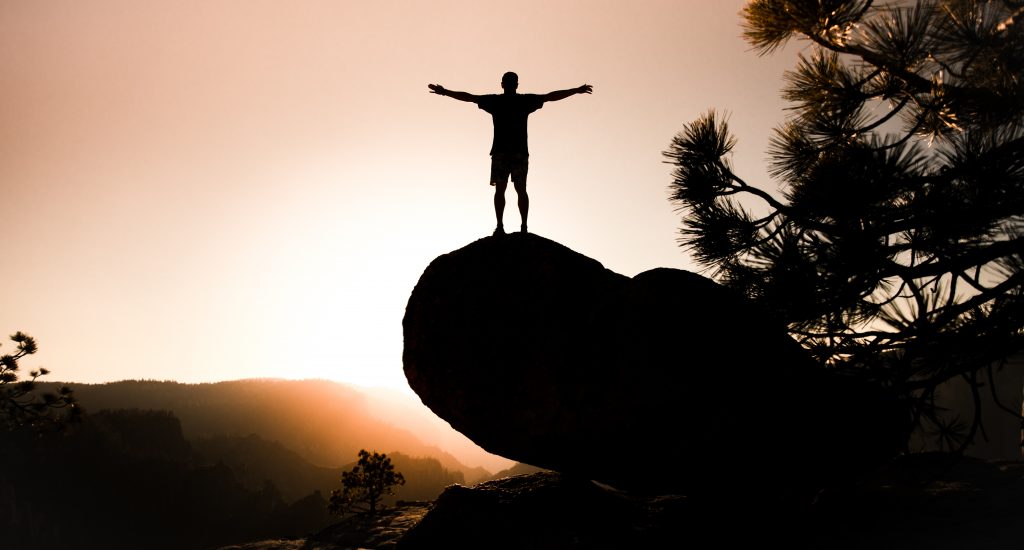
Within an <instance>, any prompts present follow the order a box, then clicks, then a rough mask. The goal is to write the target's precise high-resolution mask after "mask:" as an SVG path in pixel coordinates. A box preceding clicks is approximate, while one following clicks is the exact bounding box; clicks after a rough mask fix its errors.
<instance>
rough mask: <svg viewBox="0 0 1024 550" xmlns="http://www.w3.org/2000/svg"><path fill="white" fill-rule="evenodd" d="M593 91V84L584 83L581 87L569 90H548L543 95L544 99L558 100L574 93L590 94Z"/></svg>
mask: <svg viewBox="0 0 1024 550" xmlns="http://www.w3.org/2000/svg"><path fill="white" fill-rule="evenodd" d="M593 91H594V87H593V86H591V85H590V84H584V85H582V86H580V87H579V88H572V89H569V90H557V91H554V92H548V93H546V94H544V95H543V96H542V97H543V98H544V101H558V100H559V99H565V98H567V97H569V96H572V95H576V94H589V93H591V92H593Z"/></svg>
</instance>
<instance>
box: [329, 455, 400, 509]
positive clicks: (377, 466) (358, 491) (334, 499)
mask: <svg viewBox="0 0 1024 550" xmlns="http://www.w3.org/2000/svg"><path fill="white" fill-rule="evenodd" d="M341 484H342V489H341V490H340V491H339V490H337V489H335V490H334V491H332V492H331V500H330V502H329V503H328V509H329V510H330V511H331V513H333V514H338V515H344V514H347V513H365V514H367V515H369V516H371V517H372V516H374V515H376V514H377V512H378V511H380V510H382V509H383V508H384V506H383V504H382V500H383V498H384V497H385V496H387V495H393V494H395V489H396V488H397V487H398V486H399V485H405V477H403V476H402V474H401V473H399V472H396V471H395V467H394V465H393V464H391V459H390V458H388V456H387V455H386V454H382V453H377V452H376V451H374V452H373V454H372V455H371V454H370V453H369V452H367V451H366V450H365V449H363V450H360V451H359V461H358V462H357V463H356V465H355V466H354V467H353V468H352V470H351V471H348V472H342V473H341Z"/></svg>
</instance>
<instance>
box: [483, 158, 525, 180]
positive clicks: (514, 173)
mask: <svg viewBox="0 0 1024 550" xmlns="http://www.w3.org/2000/svg"><path fill="white" fill-rule="evenodd" d="M529 169H530V155H524V154H521V153H495V154H493V155H491V185H495V184H498V183H505V184H507V183H508V179H509V176H511V177H512V183H522V184H525V183H526V172H527V171H528V170H529Z"/></svg>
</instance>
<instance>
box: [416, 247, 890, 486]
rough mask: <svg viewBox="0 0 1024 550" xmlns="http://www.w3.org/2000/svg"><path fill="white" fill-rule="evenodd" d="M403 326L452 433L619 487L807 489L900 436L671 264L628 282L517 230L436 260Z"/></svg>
mask: <svg viewBox="0 0 1024 550" xmlns="http://www.w3.org/2000/svg"><path fill="white" fill-rule="evenodd" d="M403 327H404V334H405V350H404V354H403V362H404V368H405V374H406V377H407V379H408V381H409V385H410V386H411V387H412V389H413V390H414V391H415V392H416V393H417V394H418V395H419V396H420V398H421V399H422V401H423V403H424V404H426V405H427V406H428V407H429V408H430V409H431V410H433V411H434V412H435V413H436V414H437V415H438V416H440V417H441V418H444V419H445V420H447V421H448V422H449V423H450V424H451V425H452V426H453V427H454V428H455V429H457V430H459V431H460V432H462V433H463V434H465V435H466V436H468V437H469V438H470V439H472V440H473V441H474V442H476V443H477V444H479V445H480V446H481V447H483V448H484V449H487V450H488V451H490V452H493V453H495V454H499V455H502V456H505V457H507V458H511V459H514V460H518V461H520V462H525V463H528V464H533V465H535V466H540V467H543V468H547V469H551V470H556V471H559V472H562V473H564V474H567V475H571V476H579V477H583V478H585V479H594V480H598V481H601V482H603V483H605V484H608V485H611V486H614V487H617V488H620V489H629V490H632V491H638V492H648V493H668V492H687V493H700V492H715V491H721V490H722V489H723V484H728V483H736V484H742V485H743V486H745V487H746V488H747V489H749V488H750V487H751V486H754V487H758V486H763V487H764V488H766V489H769V490H777V489H783V488H799V489H811V488H812V487H811V486H815V485H820V484H821V483H822V480H824V479H827V478H829V477H831V476H833V475H836V474H837V473H839V474H845V473H846V472H847V471H849V470H850V469H851V468H855V467H856V466H858V465H867V464H869V463H876V462H878V461H880V460H884V459H885V458H888V457H890V456H892V455H893V454H894V453H895V452H896V450H897V449H898V447H899V446H900V445H901V444H902V443H903V442H904V441H905V428H904V425H903V422H902V419H901V417H900V416H899V409H898V407H897V406H896V405H895V403H894V402H893V401H891V400H889V399H887V397H886V396H885V395H884V394H883V393H881V392H880V391H876V390H875V389H874V388H872V387H870V386H868V385H866V384H863V383H860V382H857V381H855V380H853V379H850V378H848V377H840V376H837V375H835V374H834V373H832V372H831V371H824V370H822V369H819V368H817V367H816V366H815V365H814V364H813V362H812V361H811V359H810V358H809V356H808V355H807V353H806V352H805V350H804V349H803V348H801V347H800V346H799V345H798V344H797V343H796V342H795V341H793V340H792V339H791V338H790V337H789V336H788V335H787V334H786V332H785V331H784V330H783V327H781V326H779V325H777V324H775V323H773V322H772V321H771V317H770V316H769V315H767V314H765V313H764V312H761V311H758V310H757V309H756V308H755V307H754V306H752V305H751V304H750V303H749V302H747V301H746V300H745V299H744V298H743V297H741V296H739V295H737V294H735V293H733V292H732V291H730V290H728V289H726V288H724V287H722V286H720V285H718V284H717V283H715V282H713V281H711V280H710V279H707V278H705V277H702V276H700V275H697V274H694V273H689V272H686V271H681V270H675V269H654V270H651V271H647V272H644V273H641V274H639V275H637V276H635V277H633V278H629V277H626V276H623V275H619V274H616V273H613V272H611V271H609V270H608V269H605V268H604V267H603V266H602V265H601V264H600V263H599V262H597V261H595V260H593V259H591V258H587V257H586V256H583V255H581V254H579V253H576V252H574V251H572V250H570V249H568V248H566V247H564V246H562V245H560V244H558V243H555V242H553V241H550V240H547V239H544V238H542V237H539V236H536V235H532V234H522V233H516V234H511V235H507V236H503V237H489V238H485V239H481V240H479V241H476V242H474V243H472V244H470V245H468V246H466V247H464V248H462V249H459V250H456V251H454V252H451V253H449V254H445V255H442V256H440V257H438V258H437V259H435V260H434V261H433V262H432V263H431V264H430V265H429V266H428V267H427V269H426V271H425V272H424V273H423V275H422V277H421V278H420V280H419V282H418V283H417V285H416V287H415V289H414V290H413V292H412V295H411V297H410V298H409V303H408V306H407V308H406V314H405V319H404V321H403ZM751 457H758V459H759V460H758V463H759V464H761V465H762V466H764V467H765V470H764V471H754V472H751V470H750V468H749V467H748V466H747V465H749V460H750V458H751ZM741 472H742V473H741Z"/></svg>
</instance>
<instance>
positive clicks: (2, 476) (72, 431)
mask: <svg viewBox="0 0 1024 550" xmlns="http://www.w3.org/2000/svg"><path fill="white" fill-rule="evenodd" d="M139 386H147V387H148V388H149V390H150V391H149V392H148V395H149V396H154V397H153V399H152V402H151V403H150V404H149V406H148V407H145V406H143V407H137V406H139V405H143V401H145V399H144V398H145V397H146V396H147V392H142V393H141V396H142V397H143V399H139V396H140V394H139V393H138V392H134V391H130V390H132V389H136V388H137V387H139ZM210 386H217V385H200V386H189V385H183V384H174V383H157V382H153V383H149V382H139V383H118V384H108V385H103V386H93V387H91V388H97V387H101V388H107V390H108V391H107V395H106V396H103V395H101V396H100V397H106V399H95V400H93V399H90V394H91V393H92V392H90V391H88V390H89V388H90V386H85V389H86V391H83V392H81V393H80V394H79V395H80V401H81V403H82V404H83V406H84V407H85V409H86V414H85V415H84V417H83V419H82V421H81V422H80V423H78V424H76V425H73V426H71V427H69V429H67V430H65V431H64V432H51V433H43V434H39V433H34V432H32V431H31V430H24V431H15V432H6V433H0V533H2V534H0V547H2V548H5V549H7V548H10V549H21V548H25V549H44V550H45V549H49V548H69V547H74V548H112V549H116V548H153V549H164V548H166V549H192V548H195V549H207V548H217V547H220V546H224V545H228V544H236V543H242V542H247V541H253V540H261V539H270V538H297V537H303V536H305V535H308V534H309V533H312V532H315V531H316V530H319V529H320V528H322V527H324V526H326V525H328V524H329V523H330V522H331V521H333V519H335V518H331V517H329V516H328V514H327V502H326V498H325V496H326V495H329V494H330V491H331V490H333V489H337V488H340V486H341V482H340V474H341V472H342V471H343V470H345V469H348V468H351V466H352V463H354V461H355V458H356V452H352V453H351V455H349V456H344V457H341V456H340V451H339V450H337V449H343V448H348V447H351V448H358V447H359V446H360V443H361V442H360V441H358V440H349V441H341V442H331V441H320V442H317V445H318V447H317V449H320V450H322V449H324V448H331V449H333V450H334V452H336V453H339V454H338V455H337V456H338V458H339V460H337V461H335V462H334V466H333V467H325V466H321V465H316V464H313V463H312V462H311V461H310V460H308V459H307V457H306V456H305V453H303V452H300V451H299V450H297V449H294V448H292V447H291V446H290V445H288V444H286V442H282V441H281V439H283V438H282V437H280V435H281V434H282V433H288V432H289V431H290V432H292V433H293V436H292V437H291V438H290V439H289V440H288V441H287V443H291V444H295V443H299V444H303V443H305V444H307V448H306V449H305V450H306V451H307V452H308V451H309V448H308V445H309V444H310V443H312V442H314V439H315V436H314V435H313V434H316V435H321V436H322V435H323V432H324V431H327V430H328V428H329V423H330V422H329V421H330V419H332V418H333V419H334V420H335V421H336V422H337V423H338V424H340V425H342V426H344V425H346V420H345V419H344V418H337V417H334V416H333V415H327V416H328V418H327V419H325V420H324V421H323V425H322V426H313V427H310V426H308V425H304V424H303V419H302V418H300V416H297V415H298V414H299V413H294V414H292V415H284V416H285V418H283V419H282V418H274V416H275V414H276V415H278V416H280V415H282V414H283V413H282V412H281V408H282V406H283V405H282V404H281V402H286V403H287V402H289V401H290V400H293V399H294V396H291V397H290V396H280V399H278V400H276V401H273V400H268V396H266V395H262V391H264V390H266V389H268V388H277V389H281V388H282V386H275V385H272V384H271V385H264V384H260V383H253V384H246V383H235V384H233V385H231V384H229V385H228V386H227V390H228V391H219V392H210V391H208V390H209V387H210ZM111 388H115V389H116V390H117V391H115V392H111V391H110V389H111ZM197 389H198V390H199V391H196V390H197ZM219 389H221V390H224V389H225V387H223V386H222V387H220V388H219ZM76 390H77V387H76ZM153 390H168V391H166V392H165V393H164V396H163V397H155V392H154V391H153ZM190 390H192V391H190ZM113 393H120V394H121V395H120V402H119V403H115V402H117V401H119V399H114V398H111V395H112V394H113ZM190 393H191V395H190ZM233 393H234V394H235V395H232V394H233ZM291 393H294V392H291ZM101 394H102V392H101ZM246 394H248V395H246ZM217 396H219V397H220V398H221V399H219V400H218V399H215V397H217ZM246 397H248V398H249V399H256V400H257V401H256V402H254V403H252V404H248V405H246V404H244V403H246V399H245V398H246ZM302 397H307V398H308V397H309V396H308V395H305V396H302ZM211 402H212V403H215V405H214V406H211V405H210V403H211ZM97 403H99V404H103V405H108V406H109V405H115V404H123V405H134V406H133V408H118V409H99V408H97V407H96V406H95V404H97ZM183 404H184V408H185V414H186V416H189V417H190V418H191V419H192V420H191V421H192V422H194V423H196V429H193V430H192V431H193V432H194V433H193V434H191V435H190V434H189V433H188V432H189V430H187V429H185V425H186V423H185V422H184V421H183V420H182V419H179V417H178V412H177V411H173V412H172V411H169V410H154V409H159V408H160V407H156V406H157V405H164V406H167V405H174V406H175V407H182V406H183ZM204 404H205V405H204ZM260 404H263V405H265V406H266V408H267V409H269V411H267V412H263V413H260V414H254V413H252V411H253V410H255V409H258V408H259V407H258V405H260ZM316 404H317V403H316V402H313V403H312V404H311V407H309V408H310V410H309V411H304V412H303V415H305V414H311V415H314V416H316V415H318V413H317V411H316V410H315V405H316ZM319 405H321V406H323V405H325V401H320V402H319ZM189 406H191V409H190V408H189ZM325 408H326V409H328V410H330V408H331V407H330V405H329V403H328V404H327V406H326V407H325ZM216 415H221V416H222V417H221V418H220V419H219V421H214V420H215V419H214V417H215V416H216ZM320 415H323V413H322V412H321V413H320ZM353 417H356V418H357V419H358V418H360V417H359V416H358V415H349V421H348V424H352V423H353V422H352V418H353ZM288 421H292V422H294V424H292V425H291V426H290V430H289V425H288V424H287V422H288ZM200 425H201V426H202V429H199V428H198V426H200ZM246 426H248V427H250V428H253V429H252V430H251V431H249V432H248V433H246V435H238V434H239V433H241V432H240V430H241V429H242V428H243V427H246ZM261 427H265V428H266V429H260V428H261ZM371 427H374V426H371ZM377 427H379V426H377ZM351 429H352V431H353V434H355V435H358V434H362V433H363V431H364V430H363V428H360V427H358V426H351ZM392 430H393V431H394V429H393V428H392ZM332 433H336V432H332ZM284 439H287V438H284ZM420 445H422V444H420ZM380 450H385V451H387V452H388V453H389V456H391V457H392V458H393V461H394V464H395V466H396V468H397V469H398V470H399V471H401V472H402V473H403V474H404V475H405V477H406V479H407V480H408V483H407V484H406V486H404V487H402V488H401V490H400V491H399V493H398V494H397V495H396V496H395V497H392V498H391V499H390V500H389V501H388V502H386V504H392V503H393V502H394V500H396V499H405V500H430V499H433V498H435V497H436V496H437V495H438V494H439V493H440V492H441V491H442V490H443V489H444V487H446V486H448V485H451V484H452V483H463V482H464V481H465V476H464V475H463V473H462V472H460V471H449V470H448V469H446V468H445V467H444V466H442V464H441V462H440V461H439V460H437V459H436V458H413V457H412V456H410V455H409V454H405V453H402V452H394V451H395V450H394V449H392V448H387V447H384V448H381V449H380ZM403 450H404V449H403ZM413 452H415V449H414V451H413ZM321 456H323V455H321Z"/></svg>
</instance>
